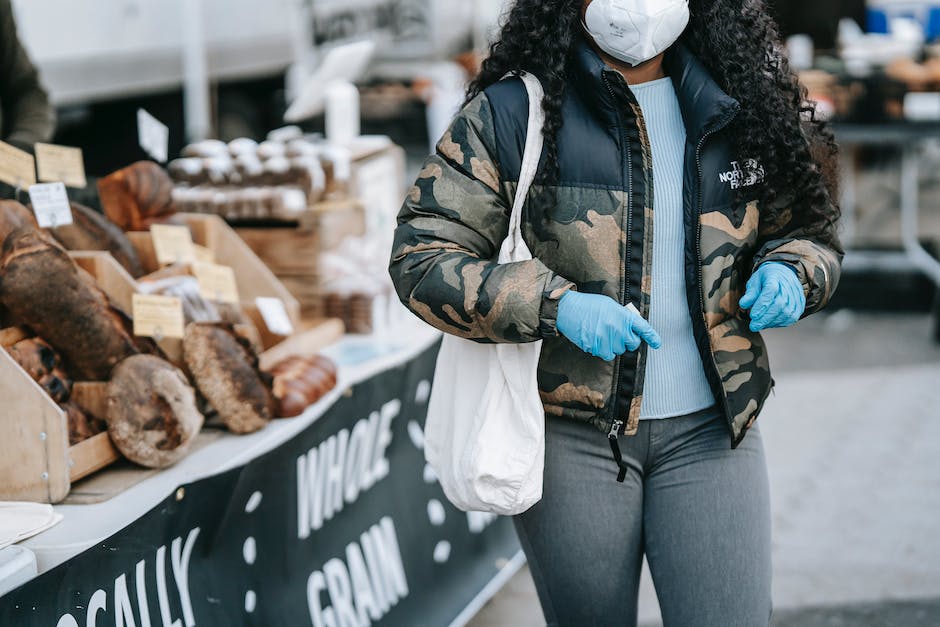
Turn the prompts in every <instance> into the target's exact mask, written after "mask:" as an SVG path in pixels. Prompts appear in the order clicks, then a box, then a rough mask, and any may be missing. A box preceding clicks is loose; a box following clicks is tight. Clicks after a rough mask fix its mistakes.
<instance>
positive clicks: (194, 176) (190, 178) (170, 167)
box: [166, 157, 207, 185]
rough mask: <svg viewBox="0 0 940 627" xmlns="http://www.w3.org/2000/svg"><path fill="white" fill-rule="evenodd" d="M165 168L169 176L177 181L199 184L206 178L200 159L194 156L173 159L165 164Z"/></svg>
mask: <svg viewBox="0 0 940 627" xmlns="http://www.w3.org/2000/svg"><path fill="white" fill-rule="evenodd" d="M166 170H167V172H169V174H170V177H172V179H173V180H174V181H176V182H178V183H186V184H187V185H201V184H202V183H205V182H206V180H207V178H206V173H205V169H204V168H203V165H202V159H198V158H196V157H182V158H180V159H174V160H173V161H170V163H168V164H167V166H166Z"/></svg>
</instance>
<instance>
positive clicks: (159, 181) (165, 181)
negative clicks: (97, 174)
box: [98, 161, 176, 231]
mask: <svg viewBox="0 0 940 627" xmlns="http://www.w3.org/2000/svg"><path fill="white" fill-rule="evenodd" d="M98 194H99V195H100V196H101V206H102V207H103V208H104V213H105V215H107V216H108V218H109V219H110V220H111V221H112V222H114V223H115V224H116V225H118V227H120V228H121V229H123V230H124V231H147V230H150V225H151V224H153V223H154V222H163V221H165V220H166V219H167V218H169V217H170V216H172V215H173V214H174V213H176V208H175V206H174V204H173V181H172V179H170V175H169V174H167V173H166V172H165V171H164V169H163V168H161V167H160V166H159V165H157V164H156V163H154V162H153V161H138V162H137V163H132V164H131V165H129V166H127V167H126V168H122V169H120V170H118V171H117V172H112V173H111V174H109V175H108V176H106V177H104V178H101V179H98Z"/></svg>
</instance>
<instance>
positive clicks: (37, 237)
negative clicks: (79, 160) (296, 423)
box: [0, 162, 335, 468]
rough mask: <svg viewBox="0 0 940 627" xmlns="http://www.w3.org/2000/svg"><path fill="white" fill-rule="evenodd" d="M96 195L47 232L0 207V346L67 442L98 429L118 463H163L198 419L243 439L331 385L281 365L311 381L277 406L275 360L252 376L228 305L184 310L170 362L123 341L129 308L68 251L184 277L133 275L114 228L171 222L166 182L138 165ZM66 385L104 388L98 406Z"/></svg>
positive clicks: (129, 339) (139, 340)
mask: <svg viewBox="0 0 940 627" xmlns="http://www.w3.org/2000/svg"><path fill="white" fill-rule="evenodd" d="M99 188H100V190H101V197H102V204H103V207H104V209H105V214H106V215H101V214H98V213H96V212H94V211H92V210H90V209H87V208H85V207H81V206H79V205H73V206H72V215H73V224H70V225H66V226H60V227H58V228H56V229H52V230H45V229H41V228H39V227H38V225H37V224H36V222H35V220H34V218H33V214H32V212H31V211H30V210H28V209H27V208H26V207H24V206H22V205H20V204H19V203H16V202H13V201H2V202H0V347H2V349H4V350H6V351H7V353H8V354H9V355H10V356H11V357H12V358H13V359H14V360H15V361H16V362H17V363H18V364H19V365H20V366H21V368H22V369H23V371H24V372H25V373H26V374H28V375H29V376H30V377H31V378H32V379H33V380H34V381H36V383H37V384H38V385H39V386H40V387H41V388H42V389H43V390H44V391H45V393H46V394H47V395H48V397H49V398H50V399H52V400H53V401H54V402H56V403H57V404H59V406H60V407H61V408H62V410H63V413H64V414H65V416H66V419H67V424H68V430H69V436H70V437H69V440H70V444H76V443H78V442H80V441H82V440H83V439H86V438H88V437H91V436H93V435H96V434H98V433H101V432H103V431H105V430H106V431H107V432H108V434H109V436H110V438H111V440H112V441H113V443H114V445H115V447H116V448H117V449H118V450H119V451H120V452H121V453H122V454H123V455H124V456H125V457H127V458H128V459H129V460H131V461H133V462H135V463H138V464H140V465H143V466H147V467H153V468H160V467H165V466H168V465H171V464H173V463H175V462H176V461H178V460H179V459H181V458H182V457H183V456H185V455H186V454H187V453H188V452H189V451H190V449H191V447H192V444H193V442H194V440H195V438H196V435H197V434H198V433H199V431H200V430H201V429H202V427H203V425H204V423H205V422H206V421H207V420H212V419H215V418H216V417H217V419H218V421H219V422H221V423H222V424H224V425H225V426H226V427H227V428H228V429H229V430H231V431H232V432H234V433H250V432H253V431H257V430H258V429H260V428H262V427H264V426H265V425H266V424H267V423H268V422H269V421H270V420H272V419H273V418H274V417H276V416H283V415H288V414H296V413H299V412H300V411H302V410H303V408H304V407H306V406H308V405H309V404H311V403H313V402H315V401H316V400H317V399H318V398H319V397H320V396H322V395H323V394H325V393H326V392H327V391H328V390H329V389H330V388H332V387H333V385H335V374H334V376H333V377H332V378H327V379H326V380H323V377H320V378H317V377H313V376H310V375H308V374H307V373H305V371H304V370H303V368H301V369H300V370H299V371H297V370H292V371H291V373H292V374H291V377H292V378H301V379H304V380H308V379H309V380H311V381H312V380H316V382H317V384H316V385H315V386H311V387H310V389H307V388H303V389H302V401H300V402H298V401H297V399H296V397H292V398H293V399H294V400H293V401H292V402H293V404H292V405H291V406H290V407H291V411H290V412H287V411H285V410H284V408H283V403H282V402H281V400H280V398H281V397H279V396H278V395H277V394H276V390H277V389H280V388H276V380H277V377H278V374H277V371H278V368H279V367H280V365H279V366H278V367H276V368H275V369H274V371H273V372H272V373H266V372H263V371H262V370H261V369H260V367H259V361H258V350H259V348H258V342H257V332H256V331H255V332H252V329H251V327H250V325H249V324H246V319H245V318H244V314H243V313H242V312H241V310H240V308H238V307H237V306H236V307H228V308H227V307H224V306H221V305H220V304H218V303H212V302H211V301H210V302H209V303H207V304H206V303H203V305H205V306H204V307H203V309H199V307H196V306H195V305H194V306H193V309H192V311H191V312H190V313H189V314H188V315H187V322H188V324H187V325H186V327H185V337H184V339H183V342H182V347H183V349H182V354H181V355H177V356H171V355H168V354H167V353H166V352H164V351H163V350H162V349H161V348H160V347H159V346H157V344H156V343H154V341H153V340H151V339H150V338H144V337H137V336H135V335H134V328H133V320H132V318H131V312H128V311H126V310H124V309H122V308H121V307H120V306H119V305H118V304H117V302H116V301H115V300H114V299H112V298H111V297H110V296H109V295H108V294H107V293H106V292H105V291H104V290H102V288H101V287H99V285H98V283H97V281H96V279H95V277H94V276H92V275H91V274H89V273H88V272H86V271H85V270H83V269H82V267H81V266H79V265H78V264H77V263H76V262H75V260H74V259H73V258H72V257H71V256H70V254H69V251H71V250H98V251H107V252H109V253H110V254H111V255H112V256H113V257H114V258H115V259H116V260H117V261H118V262H119V263H120V264H121V265H122V266H123V267H124V268H125V269H126V270H127V271H128V273H129V274H130V275H132V276H133V277H137V278H139V279H141V280H145V281H147V282H149V283H153V282H155V281H156V280H159V279H161V278H162V279H166V278H168V277H172V276H174V275H177V276H182V275H185V272H180V271H179V269H178V268H177V269H174V268H166V269H163V270H161V272H162V273H163V275H164V276H162V277H156V278H154V277H153V276H151V277H145V276H144V277H142V276H141V275H142V274H143V273H144V266H143V264H142V263H141V259H140V256H139V252H140V251H138V250H137V249H136V248H135V246H134V245H133V243H132V240H131V239H129V238H128V237H127V235H126V233H125V231H129V230H147V229H149V228H150V226H151V225H152V224H155V223H160V222H168V221H170V222H172V221H173V220H174V219H175V217H174V216H175V206H174V203H173V201H172V185H171V184H170V183H169V179H168V178H167V177H166V173H165V172H163V170H162V169H160V168H159V166H156V165H155V164H149V165H148V163H147V162H141V163H138V164H134V165H132V166H130V167H128V168H125V169H123V170H121V171H119V172H116V173H115V174H112V175H110V176H108V177H105V178H103V179H101V180H100V182H99ZM217 305H218V306H217ZM210 306H211V307H214V309H213V310H212V311H210V312H209V313H208V314H207V313H206V311H205V310H208V309H210ZM324 363H325V362H324V360H323V359H322V358H319V359H317V360H311V361H310V365H309V369H310V370H311V371H313V370H316V371H317V372H318V373H319V372H320V371H321V370H323V369H324V365H323V364H324ZM326 381H329V385H326ZM77 382H98V383H99V385H102V386H106V402H105V403H101V404H97V405H96V406H95V407H84V406H82V404H81V402H80V401H81V399H78V398H74V397H73V394H72V390H73V388H74V387H75V384H76V383H77ZM283 385H284V384H282V387H283ZM304 403H306V404H304ZM301 404H303V407H300V405H301Z"/></svg>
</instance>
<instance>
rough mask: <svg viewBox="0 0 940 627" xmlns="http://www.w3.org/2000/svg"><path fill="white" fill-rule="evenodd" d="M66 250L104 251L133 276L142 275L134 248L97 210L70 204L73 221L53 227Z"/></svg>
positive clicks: (120, 231)
mask: <svg viewBox="0 0 940 627" xmlns="http://www.w3.org/2000/svg"><path fill="white" fill-rule="evenodd" d="M52 235H53V236H54V237H55V238H56V240H57V241H58V242H59V243H60V244H62V245H63V246H64V247H65V248H66V250H104V251H107V252H109V253H111V255H112V256H113V257H114V258H115V259H116V260H117V262H118V263H119V264H121V265H122V266H124V269H125V270H127V271H128V273H130V275H131V276H132V277H134V278H135V279H136V278H137V277H140V276H141V275H143V274H144V266H143V264H142V263H141V262H140V257H139V256H138V255H137V249H135V248H134V245H133V244H131V241H130V240H129V239H128V238H127V236H126V235H124V232H123V231H122V230H121V229H119V228H118V226H117V225H116V224H114V223H113V222H111V221H110V220H108V219H107V218H106V217H105V216H103V215H101V214H100V213H98V212H97V211H94V210H92V209H89V208H88V207H85V206H84V205H80V204H78V203H74V202H73V203H72V224H66V225H65V226H59V227H56V228H54V229H52Z"/></svg>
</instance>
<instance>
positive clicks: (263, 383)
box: [183, 322, 273, 433]
mask: <svg viewBox="0 0 940 627" xmlns="http://www.w3.org/2000/svg"><path fill="white" fill-rule="evenodd" d="M183 358H184V359H185V360H186V367H187V369H188V370H189V372H190V374H191V375H192V377H193V380H194V381H195V382H196V387H197V388H199V391H200V392H201V393H202V395H203V396H204V397H205V398H206V400H207V401H209V404H211V405H212V407H213V409H215V411H216V412H218V414H219V417H220V418H221V419H222V422H224V423H225V426H226V427H228V428H229V430H231V431H232V432H234V433H251V432H253V431H257V430H258V429H261V428H262V427H264V426H265V425H266V424H268V422H270V420H271V417H272V415H273V400H272V398H271V392H270V389H269V384H268V381H267V380H266V377H265V375H264V374H263V373H262V372H261V371H260V370H259V369H258V356H257V354H256V353H255V352H254V351H253V350H252V349H251V345H250V343H249V342H248V341H247V340H245V339H243V338H240V337H239V336H238V335H237V334H236V333H235V331H234V330H233V328H232V326H231V325H228V324H224V323H198V322H194V323H191V324H189V325H187V326H186V337H185V338H184V339H183Z"/></svg>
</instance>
